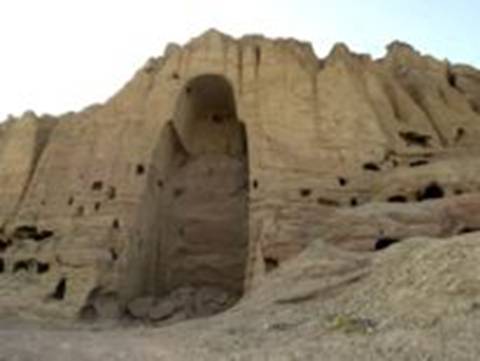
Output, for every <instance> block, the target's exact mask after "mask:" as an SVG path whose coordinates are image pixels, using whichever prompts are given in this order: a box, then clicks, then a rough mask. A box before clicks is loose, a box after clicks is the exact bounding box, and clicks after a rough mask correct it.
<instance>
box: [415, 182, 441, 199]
mask: <svg viewBox="0 0 480 361" xmlns="http://www.w3.org/2000/svg"><path fill="white" fill-rule="evenodd" d="M444 196H445V191H444V190H443V188H442V187H441V186H440V185H438V184H437V183H436V182H433V183H430V184H429V185H428V186H426V187H425V189H423V190H421V191H419V192H418V193H417V200H418V201H419V202H421V201H424V200H428V199H439V198H443V197H444Z"/></svg>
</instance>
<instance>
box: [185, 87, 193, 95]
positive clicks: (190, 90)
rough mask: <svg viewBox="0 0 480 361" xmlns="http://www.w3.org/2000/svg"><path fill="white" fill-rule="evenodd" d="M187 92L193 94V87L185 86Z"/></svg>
mask: <svg viewBox="0 0 480 361" xmlns="http://www.w3.org/2000/svg"><path fill="white" fill-rule="evenodd" d="M185 93H187V94H191V93H192V87H190V86H187V87H186V88H185Z"/></svg>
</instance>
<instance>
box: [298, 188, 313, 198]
mask: <svg viewBox="0 0 480 361" xmlns="http://www.w3.org/2000/svg"><path fill="white" fill-rule="evenodd" d="M311 194H312V190H311V189H308V188H302V189H300V195H301V196H302V197H303V198H306V197H309V196H310V195H311Z"/></svg>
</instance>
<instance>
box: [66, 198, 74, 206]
mask: <svg viewBox="0 0 480 361" xmlns="http://www.w3.org/2000/svg"><path fill="white" fill-rule="evenodd" d="M74 202H75V198H73V197H70V198H68V202H67V203H68V205H69V206H71V205H73V203H74Z"/></svg>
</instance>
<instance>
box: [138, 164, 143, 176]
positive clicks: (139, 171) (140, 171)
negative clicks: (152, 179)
mask: <svg viewBox="0 0 480 361" xmlns="http://www.w3.org/2000/svg"><path fill="white" fill-rule="evenodd" d="M136 172H137V175H142V174H144V173H145V166H144V165H143V164H137V168H136Z"/></svg>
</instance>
